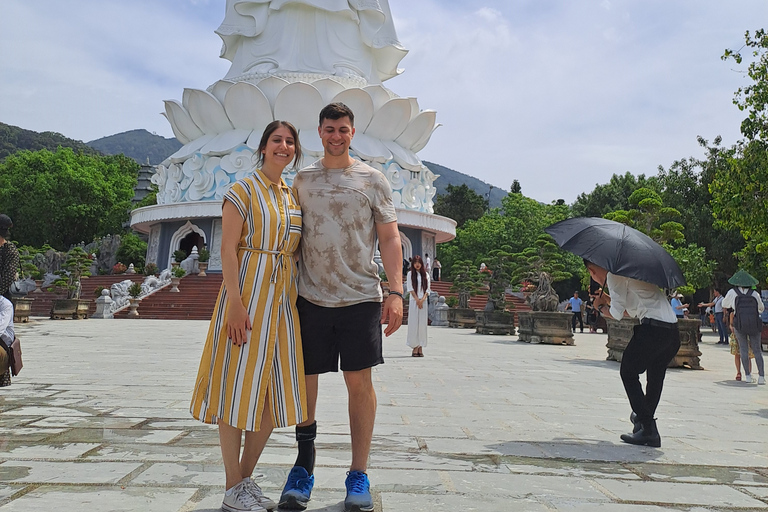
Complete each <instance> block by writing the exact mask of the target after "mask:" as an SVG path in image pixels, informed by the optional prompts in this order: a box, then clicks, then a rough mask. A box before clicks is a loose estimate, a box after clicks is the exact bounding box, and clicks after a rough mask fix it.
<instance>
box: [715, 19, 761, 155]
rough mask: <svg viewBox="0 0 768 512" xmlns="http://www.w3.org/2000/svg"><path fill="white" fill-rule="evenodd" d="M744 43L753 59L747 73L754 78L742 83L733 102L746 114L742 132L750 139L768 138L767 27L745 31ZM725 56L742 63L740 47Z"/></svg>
mask: <svg viewBox="0 0 768 512" xmlns="http://www.w3.org/2000/svg"><path fill="white" fill-rule="evenodd" d="M744 46H745V47H747V48H749V49H750V53H751V57H752V58H753V60H752V62H750V63H749V65H748V66H747V75H748V76H749V78H751V79H752V81H753V82H752V83H751V84H750V85H747V86H744V87H739V88H738V90H737V91H736V93H735V94H734V97H733V103H734V105H736V106H737V107H739V110H741V111H742V112H744V111H746V112H747V117H746V119H744V120H743V121H742V122H741V133H743V134H744V136H745V137H746V138H747V139H749V140H750V141H755V140H761V141H764V142H768V111H767V110H766V107H767V106H768V80H766V79H767V78H768V34H766V32H765V30H764V29H760V30H756V31H755V33H754V34H751V33H750V32H749V31H747V32H746V33H745V34H744ZM721 58H722V59H723V60H733V61H735V62H736V63H737V64H742V63H743V57H742V55H741V51H740V50H737V51H733V50H725V53H724V54H723V55H722V57H721Z"/></svg>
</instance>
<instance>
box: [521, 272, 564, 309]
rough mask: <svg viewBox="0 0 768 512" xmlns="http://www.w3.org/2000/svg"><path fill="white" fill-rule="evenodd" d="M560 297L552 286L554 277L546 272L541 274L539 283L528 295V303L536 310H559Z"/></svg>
mask: <svg viewBox="0 0 768 512" xmlns="http://www.w3.org/2000/svg"><path fill="white" fill-rule="evenodd" d="M559 303H560V297H558V296H557V293H555V289H554V288H552V277H551V276H550V275H549V274H547V273H546V272H542V273H540V274H539V284H538V285H537V286H536V289H535V290H534V291H533V293H531V294H530V295H529V296H528V304H530V306H531V309H533V310H534V311H557V305H558V304H559Z"/></svg>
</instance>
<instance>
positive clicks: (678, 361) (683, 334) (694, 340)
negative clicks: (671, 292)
mask: <svg viewBox="0 0 768 512" xmlns="http://www.w3.org/2000/svg"><path fill="white" fill-rule="evenodd" d="M605 322H606V324H607V325H608V343H607V344H606V345H605V346H606V348H608V357H606V359H607V360H608V361H618V362H621V359H622V356H623V355H624V349H625V348H627V343H629V340H630V339H631V338H632V334H633V329H634V327H635V326H636V325H638V324H639V323H640V321H639V320H638V319H636V318H622V319H621V320H614V319H612V318H606V319H605ZM677 325H678V329H679V330H680V350H678V351H677V355H675V357H673V358H672V361H670V362H669V364H668V365H667V367H668V368H679V367H684V368H692V369H694V370H702V369H703V368H702V367H701V364H700V359H699V358H700V357H701V352H700V351H699V341H700V340H701V331H700V329H699V327H700V326H701V322H700V321H699V320H692V319H686V318H682V319H678V320H677Z"/></svg>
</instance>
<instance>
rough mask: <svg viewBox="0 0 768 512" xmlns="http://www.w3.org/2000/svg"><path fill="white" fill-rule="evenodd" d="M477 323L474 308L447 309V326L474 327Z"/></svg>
mask: <svg viewBox="0 0 768 512" xmlns="http://www.w3.org/2000/svg"><path fill="white" fill-rule="evenodd" d="M476 324H477V320H476V318H475V310H474V309H470V308H450V309H449V310H448V327H454V328H458V329H474V327H475V325H476Z"/></svg>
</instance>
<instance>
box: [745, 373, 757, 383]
mask: <svg viewBox="0 0 768 512" xmlns="http://www.w3.org/2000/svg"><path fill="white" fill-rule="evenodd" d="M744 382H746V383H747V384H752V383H753V382H755V381H754V380H753V379H752V376H751V375H750V374H746V375H744Z"/></svg>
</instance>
